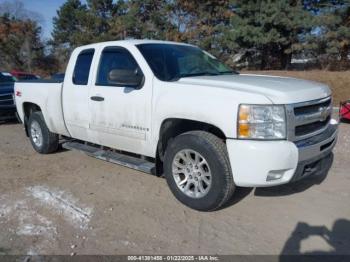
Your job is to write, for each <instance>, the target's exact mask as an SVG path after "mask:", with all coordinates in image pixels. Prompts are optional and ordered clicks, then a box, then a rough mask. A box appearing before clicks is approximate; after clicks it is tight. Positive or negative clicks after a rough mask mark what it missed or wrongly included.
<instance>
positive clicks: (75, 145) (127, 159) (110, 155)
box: [62, 142, 155, 175]
mask: <svg viewBox="0 0 350 262" xmlns="http://www.w3.org/2000/svg"><path fill="white" fill-rule="evenodd" d="M62 147H63V148H65V149H69V150H77V151H80V152H83V153H85V154H87V155H88V156H92V157H95V158H97V159H101V160H104V161H107V162H111V163H114V164H118V165H121V166H125V167H129V168H132V169H136V170H138V171H141V172H144V173H148V174H152V175H155V164H154V163H153V162H150V161H147V160H144V159H140V158H137V157H133V156H128V155H123V154H120V153H117V152H113V151H108V150H103V149H101V148H98V147H95V146H91V145H87V144H83V143H79V142H65V143H63V144H62Z"/></svg>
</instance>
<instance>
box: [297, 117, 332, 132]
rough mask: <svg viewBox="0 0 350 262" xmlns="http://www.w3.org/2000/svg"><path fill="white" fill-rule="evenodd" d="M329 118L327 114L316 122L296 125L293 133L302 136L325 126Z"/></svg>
mask: <svg viewBox="0 0 350 262" xmlns="http://www.w3.org/2000/svg"><path fill="white" fill-rule="evenodd" d="M330 118H331V117H330V116H329V117H327V118H326V120H324V121H317V122H313V123H310V124H306V125H301V126H297V127H295V135H296V136H304V135H307V134H310V133H314V132H316V131H318V130H320V129H323V128H324V127H325V126H327V124H328V122H329V120H330Z"/></svg>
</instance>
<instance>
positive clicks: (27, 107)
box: [22, 102, 42, 137]
mask: <svg viewBox="0 0 350 262" xmlns="http://www.w3.org/2000/svg"><path fill="white" fill-rule="evenodd" d="M22 107H23V124H24V128H25V132H26V135H27V137H28V136H29V131H28V125H27V123H28V120H29V117H30V115H31V114H32V113H34V112H42V110H41V108H40V106H38V105H37V104H35V103H32V102H24V103H23V105H22Z"/></svg>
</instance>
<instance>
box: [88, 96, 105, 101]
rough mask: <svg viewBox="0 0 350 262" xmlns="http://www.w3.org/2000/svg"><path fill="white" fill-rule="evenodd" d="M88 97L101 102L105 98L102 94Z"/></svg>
mask: <svg viewBox="0 0 350 262" xmlns="http://www.w3.org/2000/svg"><path fill="white" fill-rule="evenodd" d="M90 99H91V100H92V101H97V102H102V101H104V100H105V99H104V97H102V96H92V97H90Z"/></svg>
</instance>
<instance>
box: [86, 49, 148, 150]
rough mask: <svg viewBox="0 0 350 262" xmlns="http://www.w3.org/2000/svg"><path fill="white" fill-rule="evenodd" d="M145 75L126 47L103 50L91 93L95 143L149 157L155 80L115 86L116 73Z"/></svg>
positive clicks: (92, 125) (91, 125)
mask: <svg viewBox="0 0 350 262" xmlns="http://www.w3.org/2000/svg"><path fill="white" fill-rule="evenodd" d="M115 69H119V70H134V71H135V72H137V73H138V74H143V73H142V70H141V68H140V67H139V65H138V64H137V62H136V60H135V58H134V57H133V55H132V54H131V53H130V52H129V51H128V50H127V49H125V48H123V47H106V48H104V49H103V50H101V56H100V61H99V65H98V68H97V75H96V81H95V83H93V84H92V86H91V90H90V101H89V103H90V131H91V132H92V133H91V134H92V137H93V139H94V141H95V143H97V144H100V145H105V146H108V147H113V148H116V149H120V150H125V151H129V152H138V153H141V154H146V151H147V148H146V147H147V140H148V138H149V134H150V124H151V117H150V115H151V99H152V81H150V80H149V79H144V81H143V84H142V85H141V86H120V85H116V84H113V82H112V81H111V80H110V77H109V74H110V72H111V71H112V70H115Z"/></svg>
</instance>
